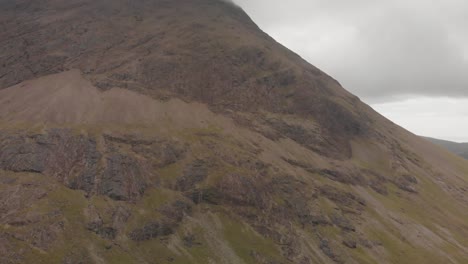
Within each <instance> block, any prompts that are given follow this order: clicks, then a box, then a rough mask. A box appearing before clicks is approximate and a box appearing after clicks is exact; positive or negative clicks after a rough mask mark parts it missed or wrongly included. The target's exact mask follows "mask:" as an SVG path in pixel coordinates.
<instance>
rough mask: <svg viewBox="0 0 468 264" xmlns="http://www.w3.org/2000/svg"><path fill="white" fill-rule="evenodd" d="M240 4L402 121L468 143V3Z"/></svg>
mask: <svg viewBox="0 0 468 264" xmlns="http://www.w3.org/2000/svg"><path fill="white" fill-rule="evenodd" d="M236 2H237V3H238V4H239V5H240V6H241V7H243V8H244V10H246V11H247V13H249V15H250V16H251V17H252V18H253V20H254V21H255V22H257V24H258V25H259V26H260V27H261V28H262V29H263V30H264V31H266V32H267V33H269V34H270V35H271V36H272V37H274V38H275V39H276V40H277V41H279V42H281V43H282V44H284V45H285V46H287V47H288V48H290V49H292V50H293V51H295V52H297V53H298V54H300V55H301V56H302V57H304V58H305V59H306V60H308V61H309V62H310V63H312V64H313V65H315V66H317V67H319V68H321V69H322V70H324V71H325V72H327V73H329V74H330V75H332V76H333V77H335V78H336V79H338V80H339V81H340V83H341V84H342V85H343V86H344V87H345V88H346V89H347V90H349V91H351V92H353V93H354V94H356V95H357V96H359V97H360V98H361V99H362V100H363V101H365V102H366V103H368V104H370V105H371V106H373V107H374V108H375V109H376V110H378V111H379V112H381V113H382V114H384V115H385V116H387V117H388V118H390V119H392V120H393V121H394V122H395V123H398V124H400V125H402V126H403V127H405V128H407V129H409V130H411V131H412V132H414V133H417V134H420V135H425V136H433V137H439V138H443V139H449V140H454V141H468V1H466V0H432V1H428V0H392V1H388V0H354V1H348V0H288V1H280V0H236Z"/></svg>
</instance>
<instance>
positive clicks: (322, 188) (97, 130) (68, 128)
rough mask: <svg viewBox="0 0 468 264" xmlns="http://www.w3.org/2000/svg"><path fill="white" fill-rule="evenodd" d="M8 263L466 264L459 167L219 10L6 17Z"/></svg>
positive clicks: (2, 148)
mask: <svg viewBox="0 0 468 264" xmlns="http://www.w3.org/2000/svg"><path fill="white" fill-rule="evenodd" d="M0 29H1V30H0V58H1V60H0V62H1V63H0V89H1V90H0V212H2V214H1V215H0V252H1V254H0V262H1V263H301V264H306V263H464V262H466V261H467V260H468V241H467V239H466V237H468V236H467V235H468V225H467V219H468V213H467V212H468V210H467V207H468V206H467V202H468V196H467V188H468V178H467V177H468V176H467V174H468V163H467V162H466V161H464V160H462V159H460V158H458V157H455V156H452V155H451V154H448V153H445V152H443V151H442V150H440V149H438V148H437V147H434V146H432V145H430V144H428V143H427V142H426V141H424V140H422V139H419V138H418V137H416V136H414V135H412V134H410V133H408V132H406V131H404V130H403V129H401V128H399V127H397V126H395V125H394V124H393V123H391V122H389V121H388V120H386V119H384V118H383V117H381V116H380V115H378V114H377V113H375V112H374V111H373V110H372V109H371V108H369V107H368V106H366V105H365V104H363V103H361V102H360V101H359V99H358V98H356V97H355V96H353V95H351V94H349V93H348V92H346V91H345V90H344V89H343V88H342V87H341V86H340V84H339V83H338V82H337V81H335V80H334V79H332V78H331V77H329V76H327V75H326V74H324V73H323V72H321V71H320V70H318V69H317V68H315V67H313V66H312V65H310V64H308V63H307V62H305V61H304V60H302V59H301V58H300V57H298V56H297V55H295V54H294V53H292V52H290V51H289V50H287V49H286V48H284V47H282V46H281V45H279V44H278V43H276V42H275V41H274V40H273V39H271V38H270V37H269V36H267V35H266V34H265V33H263V32H262V31H261V30H260V29H259V28H258V27H257V26H256V25H255V24H254V23H253V22H252V21H251V20H250V18H249V17H248V16H247V15H246V14H245V13H244V12H243V11H242V10H241V9H240V8H239V7H236V6H234V5H232V4H229V3H226V2H222V1H217V0H191V1H189V0H172V1H164V0H152V1H150V0H139V1H124V0H114V1H110V0H98V1H86V0H73V1H66V2H64V1H54V0H41V1H30V0H23V1H0Z"/></svg>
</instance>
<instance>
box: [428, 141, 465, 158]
mask: <svg viewBox="0 0 468 264" xmlns="http://www.w3.org/2000/svg"><path fill="white" fill-rule="evenodd" d="M423 138H425V139H427V140H429V141H431V142H432V143H434V144H436V145H439V146H441V147H444V148H446V149H448V150H449V151H450V152H453V153H455V154H457V155H459V156H462V157H463V158H465V159H468V142H462V143H458V142H453V141H449V140H443V139H436V138H431V137H423Z"/></svg>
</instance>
